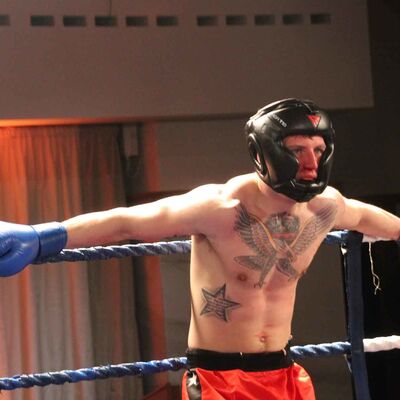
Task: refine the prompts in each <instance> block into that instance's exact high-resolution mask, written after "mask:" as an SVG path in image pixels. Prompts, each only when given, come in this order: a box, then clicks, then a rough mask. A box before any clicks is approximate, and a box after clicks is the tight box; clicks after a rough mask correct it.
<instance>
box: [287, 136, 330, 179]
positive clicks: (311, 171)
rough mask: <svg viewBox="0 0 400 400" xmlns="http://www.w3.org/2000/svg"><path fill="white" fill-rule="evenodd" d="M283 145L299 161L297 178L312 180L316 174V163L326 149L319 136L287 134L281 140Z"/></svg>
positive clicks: (315, 177) (317, 163)
mask: <svg viewBox="0 0 400 400" xmlns="http://www.w3.org/2000/svg"><path fill="white" fill-rule="evenodd" d="M283 144H284V146H285V147H286V148H287V149H288V150H290V151H291V152H292V153H293V154H294V155H295V157H296V158H297V161H298V162H299V170H298V172H297V174H296V179H297V180H304V181H313V180H315V179H317V176H318V165H319V161H320V159H321V157H322V154H323V153H324V151H325V149H326V145H325V141H324V139H323V138H322V137H321V136H301V135H296V136H288V137H287V138H285V139H284V140H283Z"/></svg>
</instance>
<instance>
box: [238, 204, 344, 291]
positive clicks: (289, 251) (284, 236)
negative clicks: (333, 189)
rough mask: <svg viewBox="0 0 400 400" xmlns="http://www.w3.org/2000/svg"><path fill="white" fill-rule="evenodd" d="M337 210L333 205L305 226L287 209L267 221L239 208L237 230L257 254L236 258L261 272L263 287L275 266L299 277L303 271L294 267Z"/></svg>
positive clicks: (321, 211)
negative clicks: (299, 271)
mask: <svg viewBox="0 0 400 400" xmlns="http://www.w3.org/2000/svg"><path fill="white" fill-rule="evenodd" d="M336 211H337V208H336V206H335V205H334V204H329V205H327V206H325V207H323V208H321V209H320V210H319V211H317V212H316V213H315V214H314V215H313V216H312V217H310V219H309V220H308V221H306V222H305V223H304V225H303V226H301V223H300V219H299V217H297V216H296V215H292V214H289V213H287V212H281V213H277V214H272V215H270V216H269V217H268V219H267V220H266V221H265V223H264V222H262V221H261V220H260V219H259V218H258V217H257V216H255V215H252V214H250V213H249V212H248V211H247V210H246V208H245V207H244V206H243V205H240V206H239V207H237V217H236V221H235V224H234V230H235V231H236V232H237V233H238V234H239V236H240V238H241V240H242V241H243V242H244V243H245V244H246V245H247V246H248V247H250V249H252V250H253V252H254V253H255V254H252V255H243V256H237V257H234V260H235V261H236V262H237V263H239V264H240V265H242V266H243V267H246V268H249V269H251V270H254V271H258V272H260V278H259V280H258V283H257V284H256V285H254V286H255V287H259V288H261V287H262V286H263V284H264V282H265V278H266V276H267V275H268V273H269V272H270V271H271V269H272V268H273V267H275V268H276V269H277V270H278V271H279V272H281V273H282V274H284V275H286V276H287V277H288V278H289V280H294V279H297V278H298V277H299V276H300V274H299V273H298V271H297V270H296V269H295V268H294V266H293V264H294V263H295V262H296V260H297V257H298V256H300V255H301V254H302V253H304V251H305V250H306V249H307V248H308V247H309V246H310V245H311V244H312V243H313V242H314V241H315V240H316V239H317V237H318V236H319V235H320V234H322V233H323V232H324V231H328V230H329V229H330V227H331V226H332V223H333V221H334V219H335V215H336Z"/></svg>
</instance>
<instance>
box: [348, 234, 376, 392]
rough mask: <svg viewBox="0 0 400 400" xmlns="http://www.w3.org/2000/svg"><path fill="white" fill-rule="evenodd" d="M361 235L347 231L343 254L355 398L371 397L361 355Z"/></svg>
mask: <svg viewBox="0 0 400 400" xmlns="http://www.w3.org/2000/svg"><path fill="white" fill-rule="evenodd" d="M362 239H363V235H362V234H361V233H359V232H349V233H348V236H347V241H346V244H345V249H346V251H345V253H344V266H343V268H344V283H345V296H346V304H347V333H348V337H349V341H350V343H351V349H350V356H349V358H348V361H349V365H350V366H351V371H352V383H353V392H354V396H355V399H356V400H371V396H370V392H369V386H368V372H367V366H366V361H365V354H364V344H363V339H364V303H363V293H362V262H361V246H362Z"/></svg>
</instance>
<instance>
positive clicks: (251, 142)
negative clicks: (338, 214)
mask: <svg viewBox="0 0 400 400" xmlns="http://www.w3.org/2000/svg"><path fill="white" fill-rule="evenodd" d="M245 134H246V138H247V144H248V148H249V152H250V156H251V158H252V160H253V163H254V165H255V169H256V171H257V173H258V175H259V176H260V178H261V179H262V180H263V181H264V182H265V183H266V184H267V185H268V186H270V187H271V188H272V189H273V190H275V191H276V192H278V193H282V194H284V195H285V196H287V197H289V198H291V199H293V200H295V201H297V202H305V201H309V200H311V199H312V198H313V197H314V196H316V195H317V194H320V193H322V192H323V191H324V189H325V188H326V186H327V185H328V180H329V176H330V171H331V167H332V162H333V150H334V134H335V132H334V130H333V127H332V123H331V120H330V118H329V116H328V114H327V113H326V112H325V111H323V110H321V109H320V108H319V107H318V106H317V105H316V104H314V103H313V102H311V101H309V100H300V99H294V98H290V99H285V100H280V101H276V102H274V103H271V104H269V105H267V106H265V107H263V108H261V109H260V110H258V112H257V113H256V114H255V115H253V116H252V117H251V118H250V119H249V120H248V122H247V123H246V127H245ZM295 135H300V136H310V137H311V136H321V137H322V138H323V139H324V141H325V144H326V149H325V151H324V153H323V155H322V157H321V159H320V161H319V165H318V176H317V178H316V179H315V180H313V181H302V180H297V179H296V174H297V172H298V169H299V163H298V161H297V159H296V157H295V155H294V154H293V153H292V152H291V151H289V150H288V149H287V148H286V147H285V146H284V145H283V140H284V139H285V138H286V137H288V136H295Z"/></svg>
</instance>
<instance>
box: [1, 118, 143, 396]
mask: <svg viewBox="0 0 400 400" xmlns="http://www.w3.org/2000/svg"><path fill="white" fill-rule="evenodd" d="M0 155H1V156H0V187H1V196H0V220H3V221H8V222H16V223H29V224H34V223H40V222H48V221H54V220H57V221H60V220H64V219H66V218H69V217H71V216H73V215H77V214H81V213H84V212H89V211H95V210H100V209H108V208H112V207H116V206H121V205H124V204H125V194H124V188H123V183H122V181H123V180H122V173H121V166H120V154H119V148H118V127H115V126H85V127H72V126H71V127H34V128H32V127H31V128H1V129H0ZM133 289H134V285H133V271H132V263H131V260H129V259H124V260H112V261H107V262H104V261H103V262H90V263H84V262H79V263H58V264H47V265H39V266H30V267H28V268H27V269H25V270H24V271H23V272H22V273H20V274H18V275H16V276H14V277H10V278H1V279H0V376H1V377H4V376H12V375H15V374H22V373H34V372H46V371H59V370H63V369H78V368H83V367H91V366H95V365H102V364H112V363H113V364H116V363H122V362H132V361H136V360H139V359H140V356H139V352H138V343H137V333H136V332H137V327H136V322H135V314H134V292H133ZM140 397H141V381H140V379H139V378H132V377H128V378H122V379H108V380H105V381H95V382H85V383H78V384H65V385H62V386H48V387H45V388H33V389H18V390H15V391H10V392H4V391H3V392H2V393H1V398H2V400H8V399H13V400H14V399H15V400H39V399H40V400H47V399H48V400H50V399H51V400H56V399H71V400H72V399H74V400H79V399H85V400H86V399H93V400H99V399H118V400H120V399H130V400H134V399H139V398H140Z"/></svg>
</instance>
